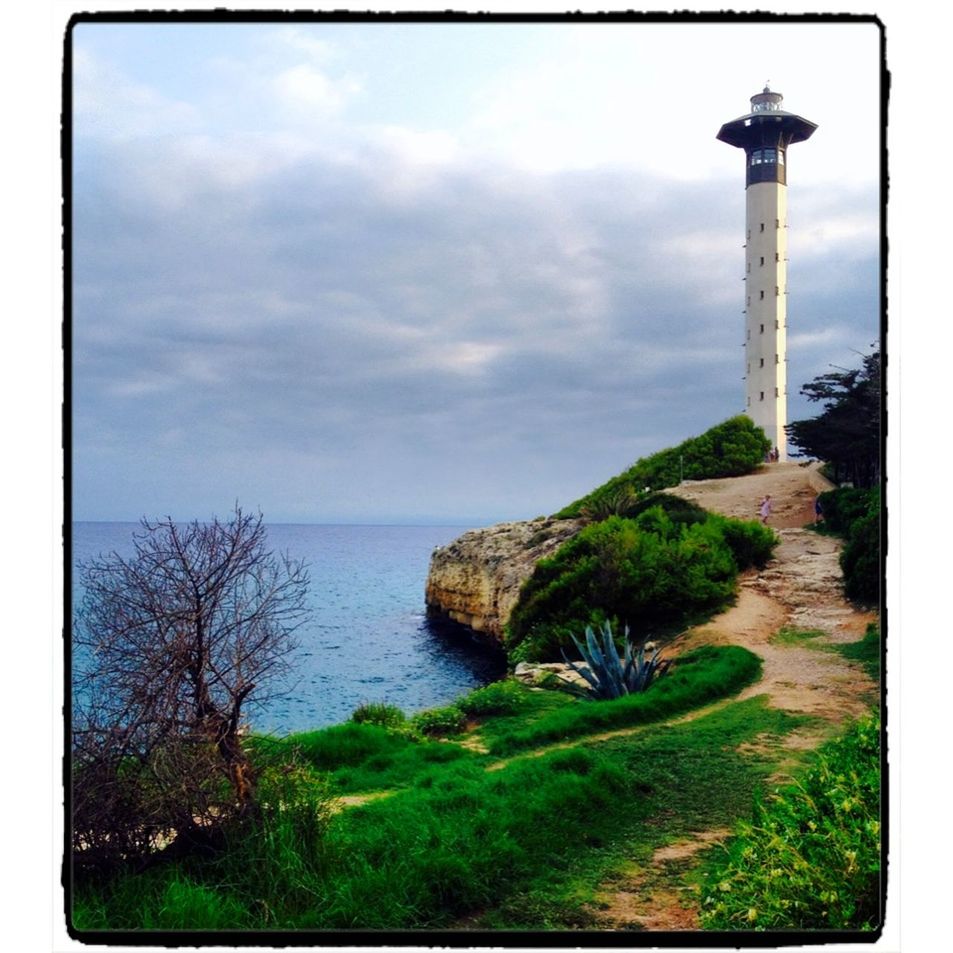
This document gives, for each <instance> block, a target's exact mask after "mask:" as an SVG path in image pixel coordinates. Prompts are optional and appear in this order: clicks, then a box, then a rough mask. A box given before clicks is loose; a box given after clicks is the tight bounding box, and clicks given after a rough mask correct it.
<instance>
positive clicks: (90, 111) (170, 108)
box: [72, 45, 201, 140]
mask: <svg viewBox="0 0 953 953" xmlns="http://www.w3.org/2000/svg"><path fill="white" fill-rule="evenodd" d="M72 92H73V120H74V125H73V128H74V130H78V131H79V132H80V134H81V135H83V136H88V137H92V138H106V139H125V140H132V139H137V138H142V137H151V136H158V135H172V134H181V133H187V132H192V131H195V130H196V129H198V128H199V126H200V122H201V117H200V114H199V111H198V110H197V109H196V107H195V106H194V105H193V104H192V103H190V102H185V101H182V100H177V99H173V98H170V97H167V96H164V95H163V94H162V93H160V92H159V91H157V90H156V89H154V88H153V87H150V86H148V85H145V84H143V83H137V82H134V81H132V80H130V79H129V77H127V76H125V75H124V74H123V73H122V72H121V71H120V70H118V69H117V68H115V67H114V66H112V65H111V64H110V63H108V62H106V61H105V60H103V59H101V58H98V57H96V56H95V55H93V54H92V53H90V52H89V51H88V50H86V49H84V48H83V47H82V45H78V46H77V48H76V49H75V51H74V54H73V75H72Z"/></svg>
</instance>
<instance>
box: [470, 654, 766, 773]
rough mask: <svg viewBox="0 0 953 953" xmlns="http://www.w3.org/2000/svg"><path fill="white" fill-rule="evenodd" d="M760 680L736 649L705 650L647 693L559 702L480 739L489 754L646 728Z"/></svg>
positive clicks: (749, 657)
mask: <svg viewBox="0 0 953 953" xmlns="http://www.w3.org/2000/svg"><path fill="white" fill-rule="evenodd" d="M760 674H761V660H760V659H759V658H758V657H757V656H756V655H754V654H753V653H751V652H749V651H747V650H746V649H743V648H740V647H738V646H718V647H716V646H705V647H703V648H700V649H696V650H695V651H693V652H690V653H688V654H686V655H684V656H682V657H681V658H679V659H678V660H677V664H676V665H674V666H673V668H672V669H671V670H670V671H669V672H668V673H666V674H665V675H664V676H663V677H661V678H659V679H658V680H657V681H655V682H654V683H653V684H652V685H651V686H650V687H649V688H648V689H647V690H646V691H644V692H641V693H639V694H637V695H627V696H625V697H624V698H620V699H616V700H614V701H588V700H585V699H573V698H570V697H569V696H560V697H561V698H562V699H563V701H562V702H561V703H560V704H559V705H556V706H553V707H552V708H551V709H550V710H549V711H547V712H545V713H543V714H542V715H540V716H538V717H535V718H533V719H520V720H516V721H510V722H504V721H500V722H497V723H493V724H490V725H488V726H486V727H484V729H483V730H482V731H481V737H482V738H483V740H484V742H485V743H486V745H487V747H488V748H489V750H490V753H491V754H494V755H507V754H512V753H513V752H516V751H521V750H525V749H527V748H534V747H539V746H542V745H545V744H552V743H554V742H563V741H567V740H570V739H572V738H578V737H579V736H581V735H586V734H593V733H596V732H599V731H607V730H611V729H613V728H624V727H628V726H632V725H639V724H647V723H651V722H655V721H660V720H662V719H664V718H669V717H671V716H673V715H677V714H680V713H681V712H684V711H688V710H690V709H692V708H697V707H699V706H700V705H703V704H705V703H707V702H711V701H715V700H717V699H719V698H724V697H726V696H729V695H732V694H734V693H735V692H738V691H740V690H741V689H742V688H744V687H745V686H746V685H750V684H751V683H752V682H754V681H755V680H756V679H757V678H758V676H759V675H760Z"/></svg>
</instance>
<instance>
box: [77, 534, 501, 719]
mask: <svg viewBox="0 0 953 953" xmlns="http://www.w3.org/2000/svg"><path fill="white" fill-rule="evenodd" d="M469 528H471V527H467V526H354V525H348V526H333V525H302V524H283V523H275V524H268V527H267V529H268V545H269V548H271V549H272V550H276V551H279V552H283V553H284V552H287V553H288V554H289V555H290V556H291V557H292V558H293V559H301V560H304V562H305V563H306V564H307V567H308V570H309V575H310V588H309V594H308V600H309V608H310V610H311V613H310V621H309V622H307V623H306V624H305V625H304V626H303V627H302V628H300V629H299V630H298V631H297V633H296V638H297V641H298V643H299V647H298V649H297V650H296V651H295V652H294V654H293V656H292V658H291V673H290V674H289V675H288V677H287V678H286V679H284V680H283V681H282V682H280V683H278V684H276V685H273V686H272V687H273V688H277V689H279V690H280V696H279V697H277V698H273V699H272V700H271V701H269V702H268V704H267V705H266V706H265V707H261V706H256V705H246V710H245V717H246V720H247V721H248V722H249V723H250V724H251V726H252V729H253V730H254V731H257V732H268V733H274V734H279V735H284V734H290V733H293V732H299V731H308V730H310V729H313V728H320V727H324V726H327V725H332V724H337V723H339V722H343V721H346V720H347V719H348V718H349V716H350V715H351V713H352V712H353V711H354V709H355V708H357V707H358V706H359V705H361V704H363V703H366V702H386V703H388V704H392V705H396V706H398V707H399V708H401V709H403V710H404V711H405V712H406V713H408V714H412V713H414V712H418V711H421V710H423V709H426V708H434V707H439V706H441V705H445V704H447V703H449V702H451V701H453V700H454V699H455V698H457V697H458V696H460V695H462V694H464V693H466V692H468V691H471V690H472V689H474V688H478V687H480V686H482V685H486V684H489V683H490V682H492V681H495V680H497V679H499V678H501V677H502V676H503V675H504V673H505V669H506V663H505V659H504V657H503V655H502V653H501V652H500V651H499V650H498V649H494V648H493V647H492V646H488V645H486V644H485V643H484V642H481V641H479V640H478V639H477V638H475V637H474V636H473V634H472V633H471V632H470V630H468V629H466V628H464V627H463V626H459V625H456V624H455V623H452V622H448V621H444V620H439V619H433V618H428V616H427V613H426V607H425V603H424V587H425V584H426V580H427V570H428V567H429V564H430V555H431V553H432V552H433V550H434V549H435V548H436V547H437V546H443V545H445V544H446V543H449V542H450V541H451V540H453V539H455V538H456V537H457V536H459V535H460V534H461V533H463V532H465V531H466V530H467V529H469ZM140 530H141V527H140V526H139V524H138V523H86V522H77V523H73V527H72V557H73V573H72V579H71V592H72V600H73V606H74V607H75V606H77V605H79V601H80V600H81V598H82V595H83V589H82V581H81V576H80V574H79V573H78V571H77V566H78V565H79V564H81V563H82V562H83V561H85V560H89V559H93V558H96V557H98V556H100V555H105V554H108V553H112V552H115V553H117V554H119V555H120V556H129V555H131V554H132V552H133V534H134V533H136V532H138V531H140Z"/></svg>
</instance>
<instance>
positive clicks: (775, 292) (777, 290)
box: [774, 285, 781, 297]
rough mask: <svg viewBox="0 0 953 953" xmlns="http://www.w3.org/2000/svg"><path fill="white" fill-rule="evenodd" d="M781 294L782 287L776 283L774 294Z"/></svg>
mask: <svg viewBox="0 0 953 953" xmlns="http://www.w3.org/2000/svg"><path fill="white" fill-rule="evenodd" d="M779 294H781V289H780V288H779V287H778V286H777V285H775V286H774V296H775V297H777V296H778V295H779Z"/></svg>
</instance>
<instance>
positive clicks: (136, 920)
mask: <svg viewBox="0 0 953 953" xmlns="http://www.w3.org/2000/svg"><path fill="white" fill-rule="evenodd" d="M678 668H681V669H682V676H683V678H682V679H681V680H680V678H679V673H678V671H677V669H678ZM731 671H735V673H736V674H735V677H734V678H728V679H726V678H725V675H726V673H729V672H731ZM757 671H758V664H757V659H755V658H754V656H751V654H750V653H747V652H745V650H743V649H737V648H721V649H715V648H709V649H707V650H705V651H704V652H702V653H700V654H698V655H696V656H694V657H693V658H686V659H683V660H681V661H680V662H679V663H678V665H677V666H676V671H673V672H672V673H669V674H668V675H666V676H665V677H664V678H662V679H660V680H659V681H658V682H656V683H655V684H654V685H653V686H652V687H651V688H650V689H649V690H648V691H647V692H645V693H643V694H641V695H637V696H630V698H631V700H632V701H636V700H638V701H640V702H641V703H642V704H643V705H644V706H645V707H644V708H643V709H642V710H641V711H640V712H638V713H637V712H636V710H635V709H632V710H631V711H628V712H625V706H624V704H623V703H624V702H625V700H622V701H621V702H588V701H585V700H583V699H578V698H573V697H571V696H568V695H564V694H561V693H557V692H545V691H544V692H539V691H533V690H532V689H529V688H525V687H523V686H520V685H518V684H516V683H512V682H511V683H507V687H506V688H505V689H499V690H497V691H495V692H494V695H499V696H500V698H497V699H495V700H492V701H489V702H488V701H487V699H488V698H489V699H493V696H492V695H488V694H486V693H485V690H481V691H482V692H484V694H483V695H482V696H481V695H480V693H479V692H478V693H474V695H475V696H476V699H475V701H474V700H473V698H474V696H472V695H471V696H468V697H467V698H465V699H463V700H462V702H461V705H462V706H463V708H464V709H471V710H473V709H474V708H475V709H481V710H497V709H499V708H500V707H502V709H504V711H503V712H501V713H499V714H485V715H482V716H480V718H479V719H478V723H477V725H476V726H475V728H474V729H473V731H471V733H470V734H471V736H475V738H477V739H479V740H482V741H483V742H484V745H483V748H482V749H481V748H480V747H479V746H477V745H473V744H468V745H464V744H463V743H459V742H456V741H454V740H453V739H452V738H451V739H445V740H440V741H437V740H428V739H426V738H419V737H415V736H414V734H413V732H407V731H406V730H403V729H402V727H401V725H396V726H392V727H383V726H382V725H379V724H372V723H368V722H350V723H348V724H346V725H339V726H334V727H333V728H328V729H324V730H322V731H317V732H308V733H305V734H300V735H292V736H288V737H285V738H280V739H279V738H260V737H253V738H252V739H251V740H250V742H249V746H248V748H249V754H250V757H251V758H252V760H253V762H254V764H255V767H256V769H257V771H258V774H259V779H260V780H259V796H260V803H261V812H260V818H259V821H258V823H256V824H254V825H250V824H237V823H236V824H231V825H229V826H227V827H226V831H225V833H226V841H225V849H223V850H219V851H214V852H195V853H192V854H189V855H187V856H174V857H169V858H166V859H164V860H162V861H160V862H157V863H155V864H152V865H149V866H148V867H147V868H146V869H139V868H135V867H132V868H128V869H125V870H121V871H119V872H114V873H113V874H111V875H110V876H108V877H107V876H105V875H93V874H92V873H88V874H87V875H86V876H85V877H83V878H81V879H80V880H78V881H77V883H76V885H75V893H74V897H73V902H74V907H73V915H74V922H75V924H76V926H77V927H78V928H79V929H81V930H86V931H90V930H93V931H94V930H101V929H137V930H141V929H144V930H150V929H153V930H173V931H174V930H189V931H192V930H213V929H223V928H229V929H236V928H237V929H270V930H302V929H304V930H309V929H311V930H318V929H353V928H359V929H400V928H417V929H436V928H441V927H455V926H459V925H460V924H461V922H462V921H463V920H466V921H467V925H468V926H472V927H484V928H487V929H506V928H513V929H524V928H527V927H534V928H537V929H540V928H542V929H546V928H570V927H579V926H586V925H591V924H592V923H593V922H594V920H595V917H596V914H597V907H596V892H597V888H598V885H599V884H600V883H601V882H602V881H603V880H604V879H605V878H606V877H607V876H611V875H612V872H613V871H614V870H616V869H618V868H619V865H620V864H622V863H623V862H624V857H626V856H629V855H631V852H632V851H633V850H635V851H636V853H638V852H642V853H643V854H644V852H646V851H650V850H651V849H652V845H653V844H654V843H656V842H657V840H658V837H659V836H660V834H661V836H663V838H664V837H668V838H675V837H677V836H680V835H681V834H683V833H684V832H685V831H686V830H689V829H691V828H692V826H693V825H698V824H705V825H708V824H724V823H726V822H730V821H732V820H734V819H737V818H739V817H742V816H743V815H744V813H745V811H746V809H747V806H748V805H749V804H750V803H751V799H752V797H753V796H754V792H755V791H756V790H757V788H758V786H759V784H760V783H761V782H762V780H763V778H764V776H765V774H766V772H767V771H769V769H770V759H768V758H766V757H765V756H763V755H760V754H757V753H753V752H742V751H741V750H740V749H739V746H742V744H743V742H745V741H749V742H750V741H752V740H753V739H755V738H757V737H762V738H763V737H765V736H767V735H771V736H774V737H779V738H780V737H783V736H784V735H785V734H786V733H787V732H788V731H790V730H792V729H793V728H794V727H796V726H797V725H798V724H799V723H800V720H799V719H798V718H795V717H793V716H790V715H786V714H784V713H782V712H779V711H776V710H774V709H771V708H769V707H768V706H766V705H765V703H764V700H763V699H757V698H755V699H750V700H748V701H745V702H730V703H729V704H728V705H727V706H722V707H720V708H718V709H716V710H712V711H711V712H709V713H707V714H702V715H701V717H699V718H697V719H696V720H694V721H693V722H692V723H691V724H690V725H689V724H683V725H678V726H676V725H661V724H660V720H661V719H662V718H664V717H666V716H667V715H668V714H670V713H671V711H672V710H673V707H672V706H671V703H667V702H666V693H665V692H662V691H660V689H662V687H663V686H665V685H666V684H668V685H669V686H670V689H669V691H670V692H673V693H676V694H681V695H682V698H681V701H680V702H679V703H678V706H676V707H681V708H682V709H683V710H686V709H690V708H692V707H697V706H699V705H701V704H704V703H705V702H708V701H711V700H713V699H714V698H717V697H722V698H724V697H726V696H730V695H731V694H733V693H734V692H736V691H737V689H738V687H739V685H740V684H744V683H746V682H748V681H750V680H751V679H752V678H754V677H756V675H757ZM676 689H677V691H676ZM653 693H655V695H654V701H653ZM613 706H617V710H621V711H623V712H624V714H622V715H618V716H612V717H611V718H606V717H604V716H602V715H600V714H599V713H600V712H610V711H612V708H613ZM618 706H621V708H619V707H618ZM570 712H574V713H579V714H578V715H576V716H575V717H576V718H577V719H579V720H576V721H573V719H572V718H570V717H568V715H567V713H570ZM557 717H559V718H562V719H564V723H563V725H562V727H561V728H558V727H557V725H556V718H557ZM411 720H412V719H404V721H411ZM401 724H403V722H401ZM626 725H627V726H628V728H629V730H628V731H627V732H623V734H621V735H619V734H616V735H615V736H612V737H608V738H605V739H602V740H599V738H598V737H597V734H598V733H599V732H602V731H604V730H605V729H606V728H607V727H612V726H614V727H616V728H620V727H623V726H626ZM534 726H535V728H534ZM516 738H518V739H519V740H518V741H516V742H514V739H516ZM545 738H549V739H550V742H549V747H548V749H547V748H545ZM557 738H558V739H559V740H558V742H555V743H554V742H553V739H557ZM573 739H574V741H573ZM540 748H543V749H544V750H540ZM530 749H532V753H533V756H532V757H518V756H515V757H514V755H516V754H518V752H519V751H529V750H530ZM502 752H508V754H507V755H506V756H507V758H508V760H506V761H500V760H499V758H500V757H501V756H502ZM347 798H350V799H351V801H350V802H349V801H348V800H346V799H347ZM569 819H573V820H572V821H571V822H569ZM649 821H651V823H647V822H649ZM567 822H569V824H568V827H567Z"/></svg>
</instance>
